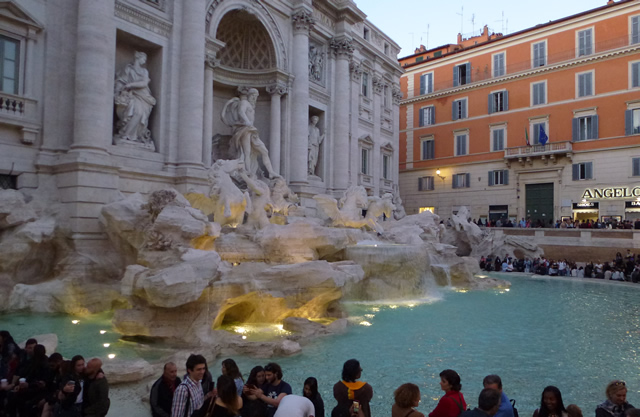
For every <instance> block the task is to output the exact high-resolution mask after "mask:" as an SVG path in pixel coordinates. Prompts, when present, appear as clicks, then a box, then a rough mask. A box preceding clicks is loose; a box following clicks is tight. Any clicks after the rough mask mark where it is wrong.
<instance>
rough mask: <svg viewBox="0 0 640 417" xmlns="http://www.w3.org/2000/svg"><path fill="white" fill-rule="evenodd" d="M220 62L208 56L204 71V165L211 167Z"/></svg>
mask: <svg viewBox="0 0 640 417" xmlns="http://www.w3.org/2000/svg"><path fill="white" fill-rule="evenodd" d="M219 63H220V61H219V60H218V59H216V58H215V57H214V56H212V55H207V59H206V61H205V70H204V107H203V108H204V110H203V113H204V127H203V129H202V163H203V164H204V166H205V167H206V168H208V167H210V166H211V146H212V144H211V138H212V136H213V69H214V68H215V67H216V66H218V65H219Z"/></svg>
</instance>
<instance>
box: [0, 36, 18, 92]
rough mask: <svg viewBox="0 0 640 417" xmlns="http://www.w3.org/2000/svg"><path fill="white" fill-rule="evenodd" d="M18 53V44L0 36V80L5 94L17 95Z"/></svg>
mask: <svg viewBox="0 0 640 417" xmlns="http://www.w3.org/2000/svg"><path fill="white" fill-rule="evenodd" d="M19 51H20V42H18V41H17V40H14V39H11V38H8V37H6V36H1V35H0V57H2V65H0V80H1V81H2V91H3V92H5V93H10V94H18V84H19V83H18V73H19V66H20V64H19V63H20V61H19V60H18V58H19Z"/></svg>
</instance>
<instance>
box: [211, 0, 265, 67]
mask: <svg viewBox="0 0 640 417" xmlns="http://www.w3.org/2000/svg"><path fill="white" fill-rule="evenodd" d="M216 38H217V39H219V40H221V41H222V42H225V43H226V46H225V47H224V48H223V49H222V50H221V51H220V53H219V56H220V63H221V64H222V65H224V66H227V67H231V68H239V69H249V70H261V69H271V68H275V67H276V53H275V49H274V47H273V42H272V40H271V37H270V36H269V32H267V30H266V29H265V27H264V26H263V25H262V23H261V22H260V21H259V20H258V19H257V18H256V17H255V16H253V15H251V14H250V13H247V12H246V11H244V10H233V11H230V12H229V13H227V14H226V15H225V16H224V17H223V18H222V20H221V21H220V25H218V30H217V32H216Z"/></svg>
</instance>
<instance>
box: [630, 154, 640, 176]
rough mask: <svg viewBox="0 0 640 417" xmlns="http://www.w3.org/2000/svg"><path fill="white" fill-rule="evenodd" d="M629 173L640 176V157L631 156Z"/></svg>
mask: <svg viewBox="0 0 640 417" xmlns="http://www.w3.org/2000/svg"><path fill="white" fill-rule="evenodd" d="M631 175H633V176H634V177H640V158H631Z"/></svg>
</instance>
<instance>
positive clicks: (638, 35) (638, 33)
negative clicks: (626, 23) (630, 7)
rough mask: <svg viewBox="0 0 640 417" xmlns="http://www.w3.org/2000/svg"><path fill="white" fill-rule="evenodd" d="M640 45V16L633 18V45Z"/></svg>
mask: <svg viewBox="0 0 640 417" xmlns="http://www.w3.org/2000/svg"><path fill="white" fill-rule="evenodd" d="M635 43H640V16H633V17H632V18H631V44H635Z"/></svg>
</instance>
